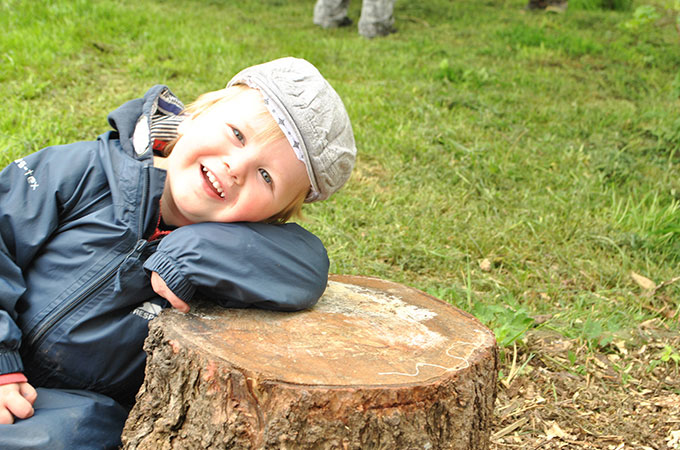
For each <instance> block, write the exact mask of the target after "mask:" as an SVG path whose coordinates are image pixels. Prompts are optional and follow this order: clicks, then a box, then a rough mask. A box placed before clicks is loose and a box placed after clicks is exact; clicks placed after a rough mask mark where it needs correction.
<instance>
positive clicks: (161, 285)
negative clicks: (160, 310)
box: [151, 272, 190, 313]
mask: <svg viewBox="0 0 680 450" xmlns="http://www.w3.org/2000/svg"><path fill="white" fill-rule="evenodd" d="M151 287H152V288H153V290H154V292H156V294H158V295H160V296H161V297H163V298H164V299H166V300H167V301H168V302H170V304H171V305H172V307H173V308H175V309H177V310H179V311H181V312H183V313H187V312H189V309H190V307H189V304H188V303H186V302H185V301H184V300H182V299H181V298H179V297H177V296H176V295H175V293H174V292H172V291H171V290H170V289H169V288H168V285H167V284H165V281H163V278H161V276H160V275H158V274H157V273H156V272H151Z"/></svg>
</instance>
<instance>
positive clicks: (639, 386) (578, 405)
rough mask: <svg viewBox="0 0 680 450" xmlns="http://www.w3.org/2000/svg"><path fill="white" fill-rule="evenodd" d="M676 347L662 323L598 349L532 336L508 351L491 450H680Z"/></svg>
mask: <svg viewBox="0 0 680 450" xmlns="http://www.w3.org/2000/svg"><path fill="white" fill-rule="evenodd" d="M679 348H680V336H678V335H677V333H675V332H672V331H669V330H668V329H667V328H665V327H664V325H663V324H662V323H661V322H660V321H658V320H652V321H649V322H647V323H644V324H642V325H641V326H640V327H639V328H638V329H637V330H635V331H634V332H633V333H631V336H630V338H629V339H626V340H613V341H612V343H610V344H609V345H607V346H606V347H603V348H597V349H592V348H588V346H587V344H584V343H582V342H579V341H576V340H570V339H566V338H564V337H563V336H561V335H559V334H557V333H552V332H546V331H544V330H535V331H533V332H531V333H529V334H528V335H527V336H526V339H525V340H524V343H523V344H522V345H520V346H517V347H515V348H514V349H506V350H505V355H504V356H505V358H504V361H503V362H502V364H501V367H502V371H503V377H502V378H501V382H500V383H499V392H498V398H497V400H496V423H495V427H494V430H493V431H492V445H491V448H492V449H494V450H501V449H516V448H521V449H607V450H623V449H654V450H666V449H669V450H680V368H679V364H678V359H680V355H678V353H677V352H678V349H679Z"/></svg>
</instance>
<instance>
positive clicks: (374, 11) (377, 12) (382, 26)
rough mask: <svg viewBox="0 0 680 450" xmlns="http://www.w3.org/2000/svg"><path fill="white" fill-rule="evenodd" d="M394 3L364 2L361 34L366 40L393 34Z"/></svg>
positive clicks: (360, 19) (383, 0) (380, 1)
mask: <svg viewBox="0 0 680 450" xmlns="http://www.w3.org/2000/svg"><path fill="white" fill-rule="evenodd" d="M394 1H395V0H364V2H363V3H362V5H361V17H360V18H359V34H360V35H362V36H363V37H366V38H374V37H377V36H386V35H388V34H390V33H393V32H394V31H395V30H394V16H393V12H394Z"/></svg>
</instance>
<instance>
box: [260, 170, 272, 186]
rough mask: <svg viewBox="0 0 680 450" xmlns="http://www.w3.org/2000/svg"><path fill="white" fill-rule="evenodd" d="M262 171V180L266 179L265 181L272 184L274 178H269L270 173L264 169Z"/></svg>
mask: <svg viewBox="0 0 680 450" xmlns="http://www.w3.org/2000/svg"><path fill="white" fill-rule="evenodd" d="M258 170H259V171H260V175H262V178H264V181H265V182H266V183H267V184H272V177H270V176H269V172H267V171H266V170H264V169H258Z"/></svg>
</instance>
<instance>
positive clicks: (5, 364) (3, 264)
mask: <svg viewBox="0 0 680 450" xmlns="http://www.w3.org/2000/svg"><path fill="white" fill-rule="evenodd" d="M88 145H89V147H88ZM92 145H93V143H79V144H71V145H70V146H60V147H51V148H47V149H44V150H41V151H40V152H37V153H34V154H31V155H28V156H26V157H24V158H19V159H17V160H15V161H13V162H11V163H10V164H9V165H8V166H7V167H6V168H5V169H4V170H3V171H2V172H0V375H1V374H6V373H14V372H22V371H23V364H22V362H21V358H20V357H19V347H20V345H21V337H22V335H21V330H20V329H19V327H18V326H17V324H16V320H17V317H18V316H17V314H18V311H17V309H18V305H17V302H18V300H19V298H21V296H22V295H23V294H24V292H25V291H26V282H25V279H24V271H25V270H26V269H27V268H28V267H29V266H30V264H31V262H32V261H33V259H34V258H35V257H36V255H37V254H39V252H40V250H41V248H42V246H43V244H44V243H45V242H46V241H47V240H48V239H49V238H50V237H51V236H52V235H53V233H54V232H55V230H57V227H58V226H59V217H60V216H61V215H63V214H65V213H66V212H67V211H68V210H69V209H70V208H71V207H72V203H74V202H76V201H77V198H78V195H77V194H75V193H76V192H78V191H79V189H80V187H81V186H82V184H83V180H84V179H85V178H87V177H88V176H91V174H88V172H87V170H85V169H83V168H84V167H87V166H88V161H89V159H90V158H91V155H92V152H88V151H86V148H91V146H92ZM95 145H96V144H95ZM69 150H72V151H73V152H72V153H68V152H69Z"/></svg>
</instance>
